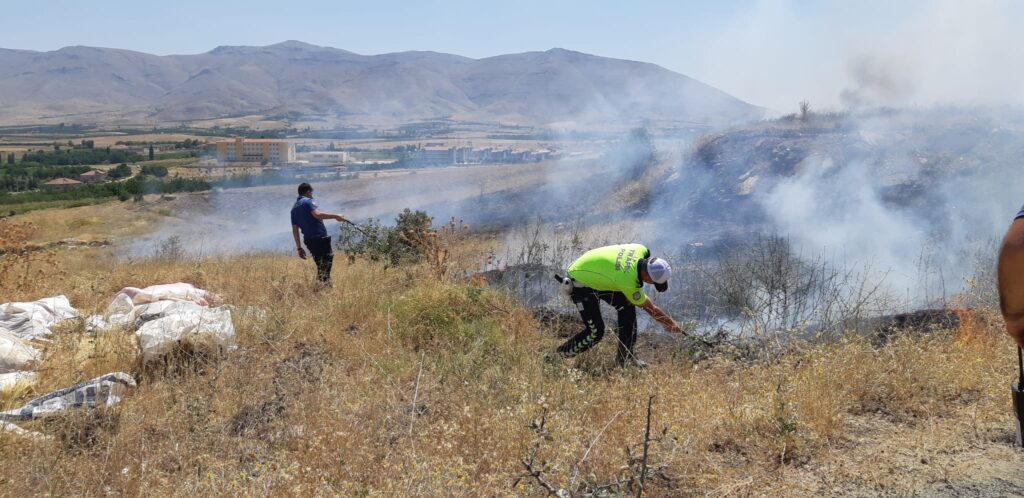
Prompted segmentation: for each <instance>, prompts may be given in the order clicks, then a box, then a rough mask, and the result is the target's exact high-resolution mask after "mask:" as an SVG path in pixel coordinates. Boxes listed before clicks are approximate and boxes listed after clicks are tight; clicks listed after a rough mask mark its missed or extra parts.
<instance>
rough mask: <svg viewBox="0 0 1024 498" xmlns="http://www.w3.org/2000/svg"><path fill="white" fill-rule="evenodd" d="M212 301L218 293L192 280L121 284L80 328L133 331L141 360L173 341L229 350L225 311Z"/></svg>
mask: <svg viewBox="0 0 1024 498" xmlns="http://www.w3.org/2000/svg"><path fill="white" fill-rule="evenodd" d="M217 304H220V296H218V295H216V294H214V293H212V292H209V291H206V290H203V289H199V288H196V287H194V286H192V284H186V283H180V282H179V283H176V284H164V285H153V286H149V287H146V288H145V289H138V288H135V287H125V288H124V289H121V292H118V293H117V295H116V296H114V300H113V301H112V302H111V303H110V305H109V306H107V311H106V313H105V314H104V315H103V316H91V317H89V318H87V319H86V322H85V327H86V330H87V331H90V332H97V333H103V332H106V331H109V330H112V329H129V330H133V331H135V335H136V337H138V338H139V350H140V351H141V352H142V359H143V361H149V360H152V359H154V358H157V357H160V356H161V355H163V354H165V353H168V352H170V351H171V350H173V349H174V348H175V347H176V346H178V345H187V346H189V347H191V348H192V349H194V350H207V351H218V350H220V351H223V350H228V349H233V348H234V347H235V326H234V324H233V323H232V321H231V310H230V309H228V308H227V307H225V306H221V307H211V306H212V305H217Z"/></svg>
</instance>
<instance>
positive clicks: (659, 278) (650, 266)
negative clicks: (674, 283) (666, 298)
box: [647, 258, 672, 284]
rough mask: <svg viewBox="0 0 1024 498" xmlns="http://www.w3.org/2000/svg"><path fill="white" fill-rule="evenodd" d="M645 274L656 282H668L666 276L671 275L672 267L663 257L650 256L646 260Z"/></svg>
mask: <svg viewBox="0 0 1024 498" xmlns="http://www.w3.org/2000/svg"><path fill="white" fill-rule="evenodd" d="M647 274H648V275H650V276H651V280H653V281H654V283H656V284H664V283H668V277H671V276H672V267H671V266H669V265H668V261H665V260H664V259H661V258H651V260H650V261H648V262H647Z"/></svg>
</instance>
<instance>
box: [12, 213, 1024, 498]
mask: <svg viewBox="0 0 1024 498" xmlns="http://www.w3.org/2000/svg"><path fill="white" fill-rule="evenodd" d="M105 209H113V208H112V207H109V206H107V207H103V206H100V207H90V208H82V211H80V212H79V211H74V210H70V211H69V212H68V213H59V214H60V215H61V216H60V217H55V216H52V215H53V214H54V213H52V212H51V213H49V214H50V215H51V216H47V212H41V213H38V214H36V213H34V215H35V216H38V218H34V220H35V221H36V222H40V221H43V220H49V219H54V220H56V221H54V223H56V224H57V226H55V227H48V228H47V230H48V231H47V232H46V234H45V237H43V234H40V237H42V238H48V237H51V236H55V235H54V234H56V233H58V232H65V231H66V234H67V235H69V236H77V235H81V234H83V233H92V232H90V231H91V230H94V229H95V230H96V233H97V234H98V236H99V235H103V236H109V235H111V234H113V235H114V236H117V235H118V234H119V233H120V230H122V229H115V228H113V227H112V226H111V227H107V226H106V225H105V224H103V228H102V229H101V228H94V227H98V226H99V225H95V224H91V223H89V222H87V221H88V220H89V219H92V218H93V217H95V216H98V215H99V213H103V214H104V215H105V216H107V217H108V219H109V217H114V219H115V221H116V220H121V218H118V217H121V216H125V219H124V220H123V221H127V220H128V219H129V218H131V217H134V216H136V215H137V214H138V213H128V214H117V213H113V212H109V213H108V212H105V211H103V210H105ZM121 209H125V208H124V207H122V208H121ZM146 213H148V214H145V215H144V216H145V217H156V216H158V214H154V213H149V212H148V211H146ZM26 218H27V217H26ZM154 219H155V218H154ZM75 220H79V221H75ZM83 220H84V221H83ZM133 230H144V227H142V226H139V227H136V228H135V229H133ZM492 244H493V241H488V240H479V241H473V243H471V244H466V245H463V246H461V250H460V251H459V252H454V253H452V254H451V257H452V258H453V265H455V266H454V267H453V268H460V269H465V268H469V267H470V266H471V265H470V264H469V263H468V261H474V262H476V261H480V260H481V254H479V253H474V252H473V251H470V250H467V249H466V248H477V249H478V250H479V251H480V252H483V251H485V250H486V249H487V248H489V247H492ZM57 260H58V263H59V264H58V265H57V266H56V267H55V268H53V272H51V273H49V274H48V275H49V277H48V278H44V279H40V280H38V281H37V282H36V283H35V285H33V286H31V287H25V288H23V289H6V290H4V291H3V292H4V294H3V295H2V296H0V300H2V301H6V300H29V299H37V298H40V297H43V296H47V295H54V294H66V295H68V296H69V297H70V298H71V300H72V303H73V304H74V305H75V306H77V307H78V308H80V309H81V310H83V312H85V313H94V312H99V311H102V309H103V308H104V307H105V306H106V304H107V302H108V301H109V299H110V297H111V296H112V295H113V294H114V293H115V292H116V291H118V290H119V289H120V288H122V287H124V286H129V285H130V286H145V285H149V284H153V283H163V282H176V281H186V282H191V283H194V284H195V285H197V286H200V287H204V288H207V289H210V290H213V291H215V292H218V293H221V294H222V295H223V296H224V298H225V302H226V303H228V304H230V305H232V306H234V307H235V308H234V311H233V318H234V321H235V325H236V329H237V332H238V336H239V343H240V348H239V349H238V350H236V351H234V352H231V353H229V354H228V355H226V356H225V357H224V358H222V359H210V358H206V359H192V360H182V361H180V362H178V363H173V364H170V365H169V368H166V369H149V370H147V371H143V370H142V369H141V367H140V366H139V365H138V363H137V360H136V350H135V342H134V337H133V336H132V335H131V334H108V335H100V336H98V337H95V338H92V337H88V335H87V334H85V333H84V332H83V331H82V329H81V326H80V325H74V326H66V327H61V328H60V329H59V330H58V331H57V332H56V334H55V337H54V340H53V342H52V343H51V344H49V345H48V346H47V348H46V354H45V359H44V360H43V362H42V363H41V364H40V365H39V372H40V382H39V384H38V385H37V386H36V387H35V392H36V393H39V392H45V391H47V390H49V389H52V388H57V387H63V386H66V385H68V384H70V383H72V382H76V381H80V380H84V379H88V378H91V377H93V376H96V375H100V374H104V373H107V372H110V371H114V370H125V371H129V372H133V373H135V374H136V376H137V378H138V379H139V381H140V382H139V388H138V390H137V391H136V392H135V393H134V394H133V395H132V396H131V397H129V398H128V399H126V400H125V401H124V402H123V403H121V404H120V405H118V406H117V407H115V408H113V409H110V410H100V411H96V412H94V413H92V414H76V415H72V416H69V417H66V418H64V419H62V420H59V421H56V422H49V423H45V424H42V423H39V424H29V425H28V427H29V428H34V429H37V430H40V431H43V432H46V433H49V434H52V435H54V436H56V437H55V438H54V439H53V440H52V441H49V442H31V441H26V440H23V439H19V438H17V437H16V436H13V435H10V434H4V433H0V458H2V459H3V460H4V461H5V462H9V464H6V465H4V466H3V468H2V469H0V494H3V495H6V496H28V495H39V494H53V495H106V494H118V495H151V496H166V495H261V496H267V495H273V496H278V495H283V494H290V495H296V496H308V495H344V496H407V495H408V496H510V495H522V496H543V495H544V494H545V493H544V491H543V490H542V489H541V488H540V487H539V486H537V485H536V483H535V482H533V481H531V480H530V479H524V480H522V481H520V482H519V483H518V486H516V487H513V483H514V482H515V480H516V478H517V477H519V476H521V475H522V473H523V468H522V464H521V460H522V459H523V458H525V457H526V456H527V455H528V453H529V451H530V450H531V448H533V447H534V444H535V442H536V441H537V437H536V433H535V431H534V430H533V429H531V427H530V424H531V422H533V421H535V420H536V419H537V418H538V417H539V416H540V415H541V413H542V412H545V411H546V413H547V416H546V427H547V429H548V431H549V432H548V433H547V434H546V437H545V438H544V439H543V440H541V441H540V445H539V447H538V448H539V449H538V453H537V454H538V462H540V461H543V462H545V465H544V472H543V474H542V478H543V479H545V481H546V482H548V483H550V484H552V485H553V486H555V487H559V488H567V489H570V490H572V491H573V492H579V493H582V492H585V491H587V490H588V489H592V488H593V487H594V486H596V485H602V484H609V483H613V482H615V481H616V480H619V481H620V482H624V481H628V478H629V477H630V476H631V475H633V473H634V472H635V465H634V467H633V469H631V468H630V466H629V463H630V462H629V461H628V459H627V456H626V453H627V449H628V450H629V451H630V452H631V453H632V454H633V455H637V454H639V452H640V450H641V444H642V442H643V436H644V426H645V415H646V404H647V400H648V399H649V397H650V396H655V399H654V405H653V417H652V432H653V435H654V436H655V437H656V440H655V441H654V442H652V443H651V448H650V457H649V464H650V467H651V468H652V469H654V472H652V474H651V475H650V476H649V477H648V478H647V481H646V483H647V487H646V494H647V495H648V496H692V495H715V496H724V495H765V496H777V495H808V496H809V495H823V494H830V495H834V494H852V495H872V496H874V495H907V494H915V493H924V494H949V493H952V492H956V491H957V490H960V491H971V490H973V492H975V493H980V494H1003V495H1010V494H1014V493H1016V492H1019V491H1020V490H1021V489H1024V481H1022V480H1021V477H1020V476H1019V474H1020V473H1019V470H1020V469H1021V468H1022V466H1024V457H1022V454H1021V453H1020V452H1018V451H1016V450H1014V449H1012V448H1011V446H1010V441H1011V439H1012V426H1011V424H1012V414H1011V409H1010V407H1009V392H1008V391H1009V389H1008V385H1009V383H1010V381H1011V379H1012V377H1013V371H1014V363H1015V358H1014V357H1013V349H1012V347H1011V345H1010V342H1009V340H1008V339H1006V338H1005V337H1004V334H1002V333H1001V331H1000V330H999V328H998V327H999V326H1000V324H1001V322H1000V321H999V320H998V319H993V320H989V321H979V322H978V323H974V324H973V326H974V327H975V330H972V334H971V338H970V340H964V339H963V337H958V336H957V335H956V334H955V332H953V331H949V332H937V333H933V334H930V335H926V336H906V337H902V338H898V339H897V340H895V341H894V342H892V343H890V344H888V345H886V346H884V347H875V346H872V345H871V344H870V343H868V342H867V341H865V340H863V339H859V338H848V339H846V340H843V341H840V342H838V343H833V344H826V345H805V344H794V346H793V347H792V348H791V349H790V350H789V351H788V352H787V353H786V354H783V355H781V356H779V357H777V358H775V359H774V361H772V362H770V363H769V362H751V361H745V360H740V359H735V358H730V357H727V356H720V357H715V358H712V359H710V360H706V361H703V362H700V363H697V364H693V363H690V362H687V361H682V360H679V361H673V360H667V359H666V360H661V361H658V362H654V364H652V366H651V367H650V368H649V369H648V370H646V371H643V372H640V371H634V370H616V369H614V368H612V358H613V356H614V354H613V352H612V348H613V345H612V344H611V341H605V343H603V344H601V345H600V346H599V347H598V348H596V350H595V351H592V352H588V353H587V354H585V355H583V356H582V357H581V358H579V359H578V360H575V361H566V362H564V363H562V364H556V365H551V364H546V363H545V362H544V361H543V359H542V355H543V353H544V352H545V351H548V350H550V349H551V348H553V347H555V346H556V345H557V344H558V342H559V340H558V339H556V338H554V337H551V336H549V335H548V334H546V333H545V332H544V331H543V330H542V329H541V328H540V326H539V325H538V324H537V323H536V322H535V321H534V320H533V319H532V318H531V316H530V313H529V312H528V311H527V310H525V309H523V308H522V307H521V306H519V305H518V304H517V303H515V302H514V301H512V300H511V299H510V298H508V297H505V296H503V295H500V294H498V293H495V292H493V291H490V290H487V289H482V288H479V287H474V286H472V285H469V284H465V283H462V282H459V281H453V280H445V279H438V278H437V277H436V276H435V274H434V273H433V272H431V271H430V268H429V267H428V266H425V265H424V266H410V267H399V268H391V269H388V270H387V271H384V270H383V269H382V267H380V266H377V265H376V264H373V263H370V262H366V261H357V262H356V263H355V264H352V265H349V264H347V263H346V262H345V261H344V258H341V257H338V258H337V259H336V264H335V271H334V281H335V285H336V287H335V288H333V289H328V290H325V291H322V292H314V291H313V289H312V288H311V286H310V282H312V280H313V273H314V270H313V267H312V264H311V263H310V262H308V261H301V260H299V259H297V258H294V257H286V256H277V255H266V254H252V255H240V256H232V257H220V258H207V259H203V260H199V261H191V260H183V261H148V260H141V261H122V260H117V259H115V258H114V253H113V251H112V249H109V248H99V249H96V248H93V249H89V250H83V251H61V252H58V253H57ZM256 310H260V311H262V313H260V312H256ZM979 323H980V324H982V325H979ZM978 327H981V329H980V330H979V329H978ZM643 348H644V346H641V350H640V353H641V355H642V354H643V353H644V350H643ZM31 395H32V393H30V392H15V393H8V394H7V397H8V398H10V399H5V402H6V403H7V404H8V406H10V405H11V404H15V403H16V402H18V401H23V400H24V399H27V398H28V397H30V396H31ZM619 491H621V492H623V493H624V494H627V495H628V494H634V493H635V491H631V490H630V489H620V490H619Z"/></svg>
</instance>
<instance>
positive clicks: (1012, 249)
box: [998, 218, 1024, 347]
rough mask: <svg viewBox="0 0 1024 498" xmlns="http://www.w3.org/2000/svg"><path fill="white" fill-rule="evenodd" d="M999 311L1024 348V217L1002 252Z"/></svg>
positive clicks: (1014, 226) (1011, 231)
mask: <svg viewBox="0 0 1024 498" xmlns="http://www.w3.org/2000/svg"><path fill="white" fill-rule="evenodd" d="M998 278H999V308H1000V310H1001V311H1002V312H1003V319H1004V320H1005V321H1006V332H1007V333H1008V334H1010V337H1012V338H1013V340H1014V341H1016V342H1017V344H1018V345H1019V346H1021V347H1024V218H1018V219H1016V220H1013V224H1011V225H1010V229H1009V230H1007V231H1006V237H1004V238H1003V245H1002V247H1001V248H1000V249H999V270H998Z"/></svg>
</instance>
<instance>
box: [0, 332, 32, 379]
mask: <svg viewBox="0 0 1024 498" xmlns="http://www.w3.org/2000/svg"><path fill="white" fill-rule="evenodd" d="M39 355H40V351H39V350H38V349H36V348H34V347H32V345H31V344H29V343H28V341H26V340H24V339H22V338H20V337H18V336H16V335H14V334H13V333H11V332H8V331H5V330H0V373H8V372H14V371H18V370H28V369H29V366H30V364H31V363H32V362H33V361H35V360H37V359H39Z"/></svg>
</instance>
